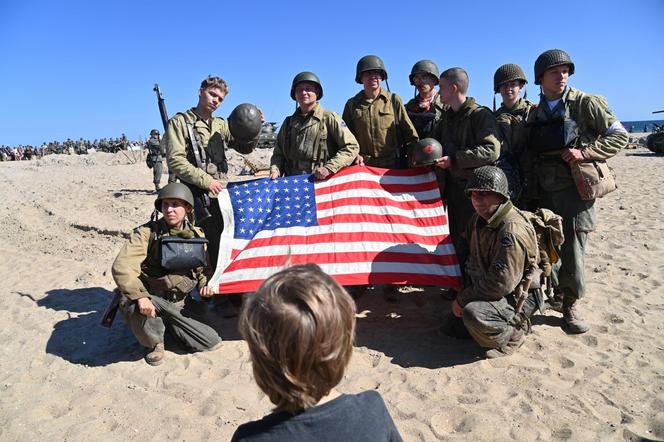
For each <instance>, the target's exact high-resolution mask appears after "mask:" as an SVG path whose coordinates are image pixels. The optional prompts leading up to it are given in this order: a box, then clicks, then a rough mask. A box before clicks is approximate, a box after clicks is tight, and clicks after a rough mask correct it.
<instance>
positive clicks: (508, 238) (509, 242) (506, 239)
mask: <svg viewBox="0 0 664 442" xmlns="http://www.w3.org/2000/svg"><path fill="white" fill-rule="evenodd" d="M500 244H502V245H503V247H512V246H513V245H514V240H513V239H512V235H510V234H509V233H505V234H504V235H503V237H502V238H501V239H500Z"/></svg>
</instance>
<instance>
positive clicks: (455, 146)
mask: <svg viewBox="0 0 664 442" xmlns="http://www.w3.org/2000/svg"><path fill="white" fill-rule="evenodd" d="M438 126H439V127H438V130H437V134H438V135H437V137H436V139H438V141H440V144H442V145H443V154H444V155H448V156H450V158H451V159H452V167H450V168H449V169H448V170H449V175H450V176H451V177H452V179H456V180H467V179H468V178H469V177H470V174H471V173H472V171H473V169H475V168H477V167H480V166H487V165H492V164H494V163H495V162H496V160H497V159H498V157H499V156H500V145H501V142H500V138H499V135H498V134H499V132H498V123H497V122H496V118H495V117H494V116H493V114H492V113H491V111H490V110H489V109H487V108H485V107H482V106H479V105H478V104H477V103H475V99H473V98H472V97H468V98H466V101H465V102H464V104H463V105H462V106H461V108H460V109H459V110H458V111H457V112H454V111H453V110H452V108H449V109H447V110H446V111H445V112H443V115H442V118H441V121H440V124H439V125H438Z"/></svg>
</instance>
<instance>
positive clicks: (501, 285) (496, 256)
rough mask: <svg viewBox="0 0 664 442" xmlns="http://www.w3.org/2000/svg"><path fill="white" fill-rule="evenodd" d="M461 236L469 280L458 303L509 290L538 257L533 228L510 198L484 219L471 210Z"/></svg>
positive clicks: (492, 298)
mask: <svg viewBox="0 0 664 442" xmlns="http://www.w3.org/2000/svg"><path fill="white" fill-rule="evenodd" d="M465 238H466V239H467V240H468V243H469V248H470V255H469V257H468V260H467V261H466V267H465V274H466V277H467V278H468V279H469V280H470V282H469V284H468V285H467V286H466V287H465V288H464V289H463V290H462V291H461V292H459V294H458V295H457V301H458V302H459V305H461V306H462V307H463V306H465V305H466V304H468V303H470V302H473V301H496V300H499V299H501V298H503V297H505V296H507V295H509V294H511V293H512V292H514V290H515V289H516V287H517V286H518V285H519V283H520V282H521V280H522V279H523V276H524V274H525V273H526V270H528V268H529V267H530V266H531V265H536V264H537V262H538V259H539V250H538V247H537V236H536V235H535V229H534V228H533V226H532V224H531V223H530V221H529V220H528V219H527V218H526V217H525V215H523V214H522V213H521V212H520V211H519V210H518V209H517V208H515V207H513V206H512V203H511V202H510V201H507V202H506V203H504V204H502V205H501V206H500V207H498V210H496V212H495V213H494V214H493V216H492V217H491V218H490V219H489V220H488V221H485V220H484V219H483V218H481V217H480V216H479V215H477V214H474V215H473V217H472V218H471V219H470V222H469V223H468V227H467V229H466V232H465Z"/></svg>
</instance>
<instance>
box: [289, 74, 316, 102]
mask: <svg viewBox="0 0 664 442" xmlns="http://www.w3.org/2000/svg"><path fill="white" fill-rule="evenodd" d="M304 81H307V82H309V83H315V84H317V85H318V94H316V98H317V99H318V100H320V99H321V98H323V85H321V84H320V79H319V78H318V75H316V74H314V73H313V72H307V71H305V72H300V73H299V74H297V75H296V76H295V78H293V84H292V85H291V88H290V96H291V98H292V99H293V100H295V86H297V84H298V83H302V82H304Z"/></svg>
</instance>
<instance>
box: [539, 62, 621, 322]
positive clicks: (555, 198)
mask: <svg viewBox="0 0 664 442" xmlns="http://www.w3.org/2000/svg"><path fill="white" fill-rule="evenodd" d="M572 74H574V63H573V62H572V60H571V58H570V56H569V55H568V54H567V53H566V52H565V51H562V50H560V49H551V50H548V51H545V52H543V53H542V54H541V55H540V56H539V57H537V60H536V61H535V84H538V85H540V87H541V90H542V92H541V94H540V97H541V98H540V103H539V106H538V107H537V110H536V111H534V112H531V113H530V115H529V117H528V124H529V125H530V126H532V127H531V129H530V135H529V142H528V149H529V151H530V154H531V157H532V161H533V164H532V168H533V170H534V171H535V173H536V176H537V179H538V186H539V190H540V198H541V205H542V207H545V208H548V209H551V210H552V211H554V212H555V213H557V214H559V215H561V216H562V217H563V232H564V235H565V242H564V243H563V244H562V247H561V250H560V258H561V262H562V265H561V267H560V268H559V269H554V272H553V281H554V286H556V287H557V292H558V297H559V298H562V313H563V318H564V322H563V324H564V326H565V327H566V330H567V331H568V332H570V333H585V332H586V331H588V329H589V327H588V325H587V324H586V322H585V321H584V320H583V319H582V318H581V317H580V316H579V314H578V311H577V310H576V302H577V300H578V299H580V298H581V297H583V296H584V294H585V276H584V255H585V247H586V240H587V237H588V233H589V232H592V231H593V230H595V222H596V216H595V208H594V204H595V201H594V200H591V201H584V200H582V199H581V197H580V196H579V193H578V191H577V189H576V187H575V185H574V180H573V179H572V174H571V169H570V165H571V164H573V163H574V162H577V161H584V160H606V159H607V158H610V157H612V156H614V155H615V154H617V153H618V151H620V149H622V148H623V147H625V146H626V145H627V142H628V135H627V131H626V130H625V129H624V128H623V126H622V124H621V123H620V121H618V119H617V118H616V117H615V116H614V115H613V114H612V113H611V111H609V109H608V107H607V105H606V101H605V100H604V99H603V98H601V97H597V96H593V95H589V94H584V93H583V92H581V91H579V90H577V89H574V88H572V87H569V86H568V85H567V82H568V79H569V76H570V75H572Z"/></svg>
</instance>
